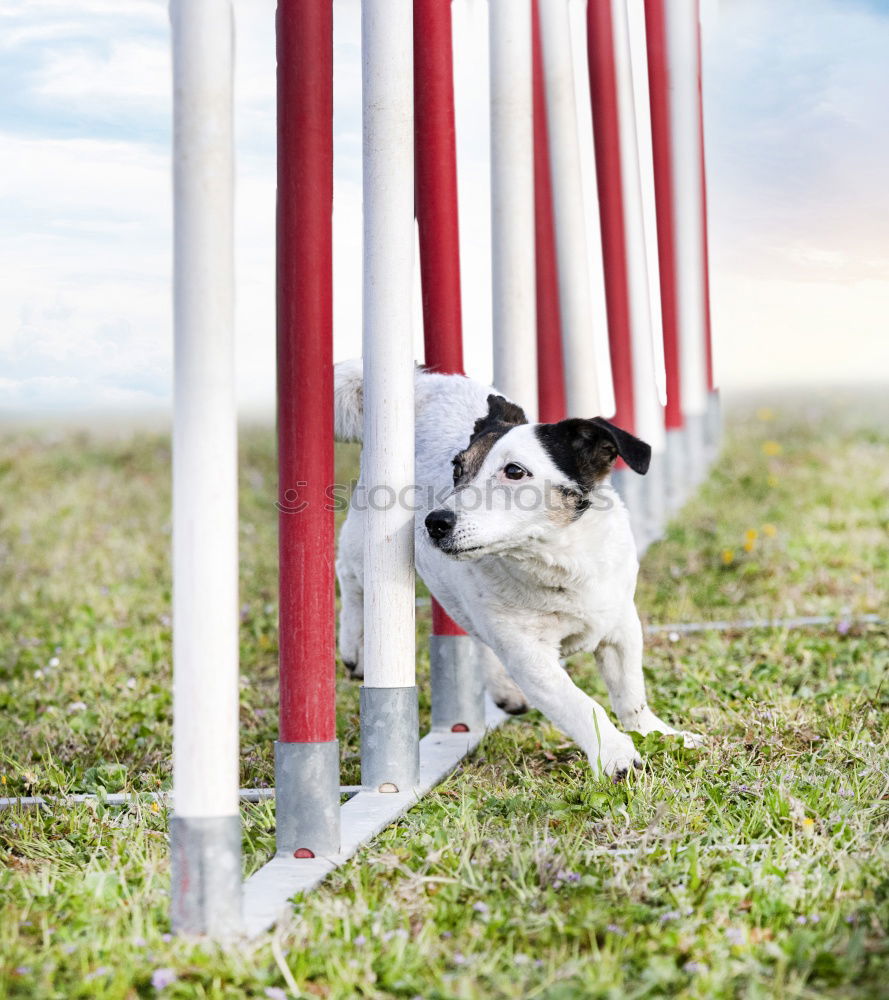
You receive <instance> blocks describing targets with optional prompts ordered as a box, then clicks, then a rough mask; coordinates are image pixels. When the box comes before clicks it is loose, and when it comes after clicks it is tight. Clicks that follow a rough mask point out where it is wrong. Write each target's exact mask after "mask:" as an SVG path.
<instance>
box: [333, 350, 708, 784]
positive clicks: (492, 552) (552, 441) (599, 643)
mask: <svg viewBox="0 0 889 1000" xmlns="http://www.w3.org/2000/svg"><path fill="white" fill-rule="evenodd" d="M415 407H416V425H415V427H416V454H415V462H416V464H415V469H416V479H415V482H416V484H417V487H419V489H418V491H417V495H418V496H419V497H422V498H423V499H422V500H420V501H419V502H418V505H417V506H418V508H419V509H418V511H417V516H416V521H415V558H416V566H417V570H418V572H419V573H420V576H421V577H422V578H423V580H424V582H425V583H426V585H427V587H428V588H429V590H430V592H431V593H432V594H433V595H434V596H435V598H436V600H437V601H438V602H439V603H440V604H441V605H442V606H443V607H444V609H445V611H447V613H448V614H449V615H450V616H451V618H453V619H454V621H455V622H457V624H458V625H460V627H461V628H463V629H464V630H465V631H466V632H468V633H469V634H470V635H471V636H473V637H474V638H475V639H477V640H478V641H479V643H480V649H481V651H482V652H481V656H482V660H483V664H484V671H485V683H486V686H487V689H488V692H489V694H490V695H491V697H492V698H493V700H494V702H495V703H496V704H497V705H498V706H500V707H501V708H502V709H504V710H505V711H507V712H510V713H513V714H519V713H521V712H524V711H527V710H528V707H529V705H531V706H533V707H535V708H537V709H539V710H540V711H541V712H543V714H544V715H545V716H546V717H547V718H548V719H549V720H550V721H551V722H553V723H554V724H555V725H556V726H557V727H558V728H559V729H561V730H562V731H563V732H565V733H566V734H567V735H568V736H569V737H571V739H573V740H574V741H576V742H577V743H578V744H579V746H580V747H581V749H582V750H583V751H584V752H585V753H586V755H587V757H588V759H589V761H590V764H591V766H592V767H593V769H594V771H595V772H596V773H599V774H602V773H604V774H605V775H607V776H610V777H611V778H612V780H620V779H621V778H623V777H624V776H625V775H626V774H627V772H628V771H629V769H630V768H631V767H633V766H636V767H641V766H642V762H641V759H640V758H639V756H638V754H637V753H636V750H635V747H634V744H633V741H632V739H631V738H630V737H629V736H628V735H626V732H637V733H641V734H643V735H644V734H646V733H652V732H658V733H676V732H677V730H675V729H673V728H672V727H671V726H669V725H667V723H665V722H663V721H662V720H661V719H659V718H658V717H657V716H656V715H655V714H654V712H653V711H652V710H651V708H650V707H649V705H648V700H647V698H646V694H645V681H644V679H643V676H642V627H641V624H640V622H639V615H638V614H637V612H636V607H635V603H634V594H635V589H636V576H637V572H638V569H639V563H638V559H637V556H636V548H635V544H634V541H633V536H632V532H631V530H630V521H629V517H628V515H627V511H626V508H625V507H624V505H623V504H622V503H621V501H620V498H619V497H618V496H617V494H616V492H615V491H614V489H613V488H612V487H611V483H610V474H611V471H612V468H613V466H614V463H615V461H616V460H617V459H618V458H621V459H623V461H624V462H625V463H626V465H627V466H628V467H629V468H630V469H632V470H633V471H634V472H636V473H638V474H640V475H644V474H645V472H646V471H647V470H648V465H649V461H650V457H651V449H650V447H649V446H648V445H647V444H645V443H644V442H643V441H640V440H639V439H638V438H636V437H634V436H633V435H632V434H629V433H627V432H626V431H624V430H621V429H620V428H619V427H616V426H614V424H612V423H609V422H608V421H607V420H603V419H601V418H599V417H594V418H592V419H569V420H562V421H560V422H559V423H554V424H530V423H528V420H527V418H526V417H525V414H524V412H523V410H522V409H521V407H520V406H518V405H517V404H516V403H514V402H512V401H510V400H508V399H507V398H506V397H505V396H503V394H502V393H499V392H498V391H497V390H496V389H493V388H491V387H490V386H485V385H482V384H481V383H479V382H476V381H474V380H473V379H471V378H467V377H466V376H463V375H442V374H437V373H433V372H429V371H426V370H424V369H422V368H418V369H417V371H416V376H415ZM334 419H335V430H336V436H337V437H338V438H339V439H340V440H357V441H360V440H361V437H362V430H363V386H362V363H361V361H347V362H342V363H340V364H338V365H336V366H335V369H334ZM363 485H364V484H363V482H362V479H359V482H358V488H359V489H360V488H362V486H363ZM371 485H373V484H371ZM365 488H366V487H365ZM363 518H364V513H363V512H362V511H361V510H359V509H357V507H356V505H350V508H349V513H348V515H347V517H346V521H345V523H344V525H343V528H342V531H341V534H340V540H339V549H338V553H337V561H336V570H337V576H338V579H339V583H340V594H341V599H342V610H341V616H340V635H339V648H340V655H341V657H342V660H343V662H344V664H345V665H346V667H347V669H348V670H349V671H350V672H351V674H352V676H354V677H359V678H360V677H363V674H364V670H363V666H362V645H363V629H364V610H363V582H362V581H363V549H364V545H363V535H364V522H363ZM581 651H589V652H595V655H596V661H597V665H598V668H599V671H600V672H601V675H602V677H603V679H604V681H605V684H606V686H607V688H608V692H609V695H610V698H611V705H612V708H613V710H614V714H615V715H616V716H617V718H618V720H619V722H620V724H621V726H622V727H623V729H624V730H625V732H621V731H620V730H619V729H618V728H617V727H616V726H615V725H614V724H613V723H612V722H611V720H610V719H609V717H608V714H607V713H606V711H605V710H604V709H603V708H602V706H601V705H599V704H598V702H596V701H594V700H593V699H592V698H590V697H589V695H587V694H585V693H584V692H583V691H581V690H580V688H578V687H577V685H576V684H574V682H573V681H572V680H571V678H570V677H569V676H568V674H567V672H566V671H565V670H564V668H563V667H562V664H561V662H560V660H561V659H562V658H564V657H566V656H570V655H571V654H572V653H577V652H581ZM682 735H683V736H684V737H685V741H686V743H687V744H690V745H697V744H698V743H699V742H700V737H697V736H694V735H693V734H690V733H683V734H682Z"/></svg>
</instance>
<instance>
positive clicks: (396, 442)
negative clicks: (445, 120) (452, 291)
mask: <svg viewBox="0 0 889 1000" xmlns="http://www.w3.org/2000/svg"><path fill="white" fill-rule="evenodd" d="M361 46H362V81H363V104H364V107H363V133H364V147H363V148H364V155H363V164H364V334H363V342H364V343H363V354H364V362H365V363H364V453H363V472H364V478H365V483H366V485H367V487H368V498H367V499H368V509H367V511H366V512H365V545H364V593H365V601H364V685H363V687H362V688H361V781H362V784H363V785H364V786H365V787H367V788H375V789H379V790H381V791H393V792H394V791H396V790H401V791H405V790H407V789H408V788H411V787H414V786H416V785H417V784H418V782H419V766H420V764H419V750H418V739H419V722H418V706H417V688H416V680H415V663H414V652H415V651H414V566H413V545H414V535H413V531H414V526H413V520H414V519H413V512H412V511H411V510H410V509H409V504H408V503H407V502H406V500H410V499H413V493H412V492H411V489H410V488H411V486H412V485H413V483H414V362H413V345H412V337H411V291H412V286H413V247H414V113H413V57H412V53H413V16H412V6H411V4H408V3H392V2H391V0H364V3H363V4H362V8H361Z"/></svg>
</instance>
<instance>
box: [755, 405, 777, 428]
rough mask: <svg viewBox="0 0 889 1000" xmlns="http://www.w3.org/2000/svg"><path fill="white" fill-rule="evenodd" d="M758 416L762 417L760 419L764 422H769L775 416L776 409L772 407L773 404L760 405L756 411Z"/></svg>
mask: <svg viewBox="0 0 889 1000" xmlns="http://www.w3.org/2000/svg"><path fill="white" fill-rule="evenodd" d="M756 416H757V417H758V418H759V419H760V420H761V421H762V422H763V423H764V424H767V423H768V422H769V421H770V420H771V419H772V418H773V417H774V416H775V411H774V410H773V409H772V408H771V406H761V407H760V408H759V409H758V410H757V411H756Z"/></svg>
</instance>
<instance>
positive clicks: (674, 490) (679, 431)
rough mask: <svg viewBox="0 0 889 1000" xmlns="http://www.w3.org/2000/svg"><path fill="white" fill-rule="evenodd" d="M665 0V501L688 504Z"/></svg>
mask: <svg viewBox="0 0 889 1000" xmlns="http://www.w3.org/2000/svg"><path fill="white" fill-rule="evenodd" d="M666 18H667V15H666V7H665V0H645V32H646V40H647V43H648V44H647V52H648V81H649V95H650V108H651V141H652V151H653V158H654V185H655V201H656V206H657V232H658V262H659V274H660V287H661V321H662V331H663V339H664V366H665V368H666V375H667V403H666V406H665V409H664V422H665V425H666V433H667V442H666V444H667V482H666V495H667V504H668V507H669V508H670V509H671V510H675V509H677V508H678V507H679V506H681V504H682V503H683V502H684V500H685V497H686V493H687V489H688V484H687V470H686V468H685V447H686V445H685V440H684V424H685V418H684V413H683V407H682V378H681V354H680V344H679V310H678V303H677V281H678V274H677V260H676V213H675V211H674V202H673V190H674V179H673V174H674V166H673V146H672V140H671V134H670V85H671V80H670V63H669V53H668V49H667V22H666Z"/></svg>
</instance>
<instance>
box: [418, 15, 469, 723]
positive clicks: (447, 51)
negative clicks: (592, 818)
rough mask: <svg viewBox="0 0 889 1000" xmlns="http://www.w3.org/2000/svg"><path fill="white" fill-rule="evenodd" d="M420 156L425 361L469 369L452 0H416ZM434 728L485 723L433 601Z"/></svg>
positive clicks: (461, 652) (438, 367)
mask: <svg viewBox="0 0 889 1000" xmlns="http://www.w3.org/2000/svg"><path fill="white" fill-rule="evenodd" d="M414 135H415V144H414V155H415V168H416V209H417V222H418V224H419V231H420V274H421V280H422V291H423V338H424V344H425V362H426V367H427V368H429V369H431V370H432V371H437V372H444V373H449V374H458V375H462V374H463V323H462V315H461V298H460V234H459V222H458V213H457V144H456V129H455V122H454V63H453V39H452V29H451V4H450V0H414ZM429 668H430V686H431V696H432V728H433V729H438V730H450V731H452V732H469V731H471V730H483V729H484V728H485V702H484V694H485V692H484V679H483V677H482V674H481V671H480V670H479V666H478V661H477V657H476V655H475V642H474V640H473V639H472V638H471V637H470V636H468V635H467V634H466V633H465V632H464V631H463V630H462V629H461V628H460V626H459V625H457V623H456V622H454V621H452V619H451V618H450V617H449V616H448V615H447V613H446V612H445V610H444V609H443V608H442V607H441V605H440V604H439V603H438V602H437V601H436V600H435V599H434V598H433V600H432V635H431V636H430V639H429Z"/></svg>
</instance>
